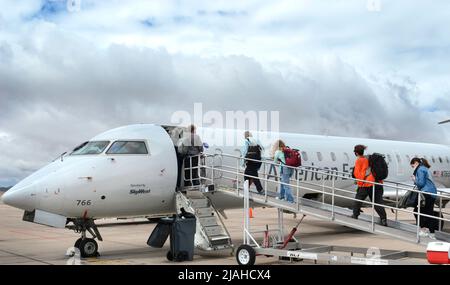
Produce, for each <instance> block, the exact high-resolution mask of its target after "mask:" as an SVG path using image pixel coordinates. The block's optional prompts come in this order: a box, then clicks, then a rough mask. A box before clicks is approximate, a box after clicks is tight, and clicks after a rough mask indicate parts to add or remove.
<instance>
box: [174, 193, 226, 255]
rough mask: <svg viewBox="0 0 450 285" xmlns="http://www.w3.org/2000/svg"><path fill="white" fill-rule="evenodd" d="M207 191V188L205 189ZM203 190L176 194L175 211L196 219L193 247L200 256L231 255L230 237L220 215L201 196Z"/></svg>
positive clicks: (208, 201) (205, 198) (206, 198)
mask: <svg viewBox="0 0 450 285" xmlns="http://www.w3.org/2000/svg"><path fill="white" fill-rule="evenodd" d="M206 189H207V188H206ZM204 190H205V188H203V187H202V186H194V187H188V188H185V191H181V192H178V193H177V196H176V204H177V211H178V212H180V211H181V210H180V209H181V208H184V209H185V210H186V211H188V212H191V213H193V214H195V216H196V218H197V226H196V234H195V247H196V249H197V250H201V251H202V254H205V253H206V254H207V253H227V252H228V253H230V254H231V253H232V251H233V244H232V242H231V236H230V234H229V233H228V231H227V229H226V227H225V224H224V223H223V220H222V218H221V217H220V214H219V213H218V211H216V209H215V208H214V206H213V205H212V203H211V201H210V199H209V198H208V197H206V196H205V195H204V194H203V191H204Z"/></svg>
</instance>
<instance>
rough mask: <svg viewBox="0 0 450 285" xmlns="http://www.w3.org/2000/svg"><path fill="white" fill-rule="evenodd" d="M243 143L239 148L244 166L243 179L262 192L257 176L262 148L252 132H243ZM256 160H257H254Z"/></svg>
mask: <svg viewBox="0 0 450 285" xmlns="http://www.w3.org/2000/svg"><path fill="white" fill-rule="evenodd" d="M244 138H245V140H244V145H243V146H242V149H241V154H242V157H243V158H246V159H242V161H241V164H242V166H245V171H244V181H246V180H248V181H249V184H248V186H249V187H250V185H252V183H254V184H255V186H256V190H257V191H258V193H262V192H263V187H262V185H261V181H259V178H258V170H259V169H260V168H261V164H262V162H261V152H262V150H263V148H262V147H261V144H260V143H259V142H258V141H257V140H256V139H255V138H253V136H252V134H251V133H250V132H249V131H246V132H245V133H244ZM254 160H258V161H254Z"/></svg>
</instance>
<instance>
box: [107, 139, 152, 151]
mask: <svg viewBox="0 0 450 285" xmlns="http://www.w3.org/2000/svg"><path fill="white" fill-rule="evenodd" d="M106 153H107V154H148V151H147V146H146V145H145V142H142V141H139V142H138V141H116V142H114V143H113V144H112V146H111V147H110V148H109V149H108V151H107V152H106Z"/></svg>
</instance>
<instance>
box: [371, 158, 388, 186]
mask: <svg viewBox="0 0 450 285" xmlns="http://www.w3.org/2000/svg"><path fill="white" fill-rule="evenodd" d="M369 167H370V169H371V172H372V175H373V177H374V178H375V181H381V180H384V179H386V178H387V177H388V174H389V169H388V165H387V163H386V160H385V159H384V155H382V154H379V153H373V154H371V155H369Z"/></svg>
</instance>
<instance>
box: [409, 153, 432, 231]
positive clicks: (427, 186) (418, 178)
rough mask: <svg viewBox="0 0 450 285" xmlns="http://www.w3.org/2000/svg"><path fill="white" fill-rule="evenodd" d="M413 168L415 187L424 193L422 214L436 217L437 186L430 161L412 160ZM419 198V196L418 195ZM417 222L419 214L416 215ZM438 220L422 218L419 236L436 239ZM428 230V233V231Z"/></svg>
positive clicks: (415, 210) (422, 159)
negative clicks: (430, 170) (430, 169)
mask: <svg viewBox="0 0 450 285" xmlns="http://www.w3.org/2000/svg"><path fill="white" fill-rule="evenodd" d="M410 164H411V167H412V168H413V169H414V173H413V180H414V185H416V186H417V188H418V189H419V190H420V191H421V192H422V193H423V196H424V198H425V203H424V205H423V206H422V205H421V207H420V213H421V214H425V215H430V216H434V202H435V200H436V196H435V194H437V189H436V185H434V182H433V177H432V175H431V174H430V172H429V168H430V167H431V166H430V164H429V163H428V161H427V160H426V159H424V158H418V157H415V158H413V159H412V160H411V163H410ZM417 196H419V195H417ZM417 203H418V201H416V206H415V208H414V212H415V213H417V210H418V208H417ZM414 216H415V217H416V221H417V214H414ZM437 221H438V220H437V219H433V218H429V217H425V216H422V215H421V216H420V227H421V228H422V229H421V230H420V231H419V236H428V237H430V238H431V239H435V236H434V232H435V230H436V228H437V227H438V225H439V223H438V222H437ZM427 230H428V231H427Z"/></svg>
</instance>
